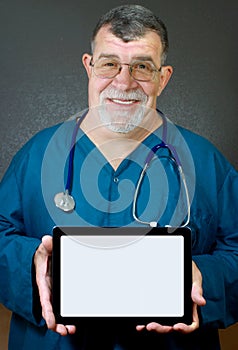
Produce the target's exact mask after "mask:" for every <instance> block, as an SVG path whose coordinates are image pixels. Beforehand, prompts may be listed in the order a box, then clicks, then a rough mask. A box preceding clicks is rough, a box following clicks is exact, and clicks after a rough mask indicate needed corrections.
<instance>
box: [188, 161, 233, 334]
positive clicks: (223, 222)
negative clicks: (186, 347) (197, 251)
mask: <svg viewBox="0 0 238 350" xmlns="http://www.w3.org/2000/svg"><path fill="white" fill-rule="evenodd" d="M217 203H218V211H217V214H218V215H217V216H218V218H217V222H218V227H217V232H216V242H215V247H214V250H213V251H212V252H211V253H210V254H205V255H196V256H194V257H193V260H194V261H195V263H196V264H197V266H198V268H199V269H200V271H201V273H202V276H203V292H204V297H205V299H206V301H207V303H206V305H205V306H204V307H201V309H200V310H201V317H202V323H205V324H208V323H209V324H212V325H214V326H215V327H217V328H224V327H228V326H229V325H231V324H233V323H235V322H237V321H238V174H237V172H236V171H235V170H234V169H233V168H231V169H230V171H229V173H228V175H227V176H226V178H225V181H224V183H223V185H222V187H221V189H220V190H219V192H218V196H217Z"/></svg>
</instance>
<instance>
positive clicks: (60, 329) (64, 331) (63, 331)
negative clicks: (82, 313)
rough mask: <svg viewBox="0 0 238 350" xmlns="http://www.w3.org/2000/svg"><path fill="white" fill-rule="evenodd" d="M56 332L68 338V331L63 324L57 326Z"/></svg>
mask: <svg viewBox="0 0 238 350" xmlns="http://www.w3.org/2000/svg"><path fill="white" fill-rule="evenodd" d="M54 331H55V332H57V333H59V334H60V335H62V336H66V335H67V334H68V330H67V328H66V327H65V326H64V325H63V324H56V326H55V329H54Z"/></svg>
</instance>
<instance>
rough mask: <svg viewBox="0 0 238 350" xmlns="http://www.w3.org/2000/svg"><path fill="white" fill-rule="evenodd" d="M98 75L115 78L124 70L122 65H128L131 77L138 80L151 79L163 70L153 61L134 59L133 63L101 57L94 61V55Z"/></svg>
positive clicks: (104, 77) (91, 63)
mask: <svg viewBox="0 0 238 350" xmlns="http://www.w3.org/2000/svg"><path fill="white" fill-rule="evenodd" d="M90 66H91V67H93V70H94V73H95V75H96V76H97V77H99V78H102V79H112V78H115V77H116V76H117V75H118V74H119V73H120V72H121V70H122V66H128V70H129V73H130V75H131V77H132V78H133V79H135V80H138V81H151V80H153V79H154V77H155V74H156V73H158V72H160V71H161V68H162V67H160V68H159V69H158V68H156V67H155V66H154V65H153V63H151V62H147V61H134V62H133V63H131V64H129V63H120V62H118V61H117V60H115V59H113V58H104V57H103V58H99V59H98V60H96V61H95V62H94V63H93V57H92V58H91V61H90Z"/></svg>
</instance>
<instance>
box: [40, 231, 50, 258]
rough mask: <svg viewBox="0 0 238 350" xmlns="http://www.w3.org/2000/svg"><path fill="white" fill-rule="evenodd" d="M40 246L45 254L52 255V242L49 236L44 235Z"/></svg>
mask: <svg viewBox="0 0 238 350" xmlns="http://www.w3.org/2000/svg"><path fill="white" fill-rule="evenodd" d="M41 241H42V244H43V246H44V248H45V250H46V253H47V254H51V253H52V249H53V240H52V237H51V236H49V235H45V236H43V237H42V240H41Z"/></svg>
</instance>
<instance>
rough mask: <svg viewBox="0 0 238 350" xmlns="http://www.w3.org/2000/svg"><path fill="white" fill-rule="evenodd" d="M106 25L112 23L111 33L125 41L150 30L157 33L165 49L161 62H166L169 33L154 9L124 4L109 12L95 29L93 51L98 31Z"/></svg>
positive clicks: (141, 35)
mask: <svg viewBox="0 0 238 350" xmlns="http://www.w3.org/2000/svg"><path fill="white" fill-rule="evenodd" d="M106 25H110V27H109V30H110V31H111V33H112V34H113V35H115V36H116V37H118V38H120V39H122V40H123V41H124V42H129V41H133V40H136V39H138V38H141V37H143V36H144V35H145V34H146V33H147V32H149V31H153V32H155V33H157V34H158V35H159V37H160V40H161V43H162V49H163V51H162V56H161V61H162V62H161V63H162V64H164V63H165V60H166V57H167V53H168V48H169V43H168V33H167V29H166V27H165V25H164V23H163V22H162V21H161V20H160V19H159V18H158V17H157V16H156V15H155V14H154V13H153V12H152V11H150V10H148V9H147V8H145V7H143V6H140V5H122V6H118V7H116V8H113V9H112V10H110V11H109V12H107V13H106V14H105V15H103V16H102V17H101V18H100V19H99V22H98V23H97V25H96V27H95V29H94V31H93V35H92V41H91V46H92V52H93V51H94V47H95V38H96V35H97V33H98V32H99V30H100V29H101V28H102V27H104V26H106Z"/></svg>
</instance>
